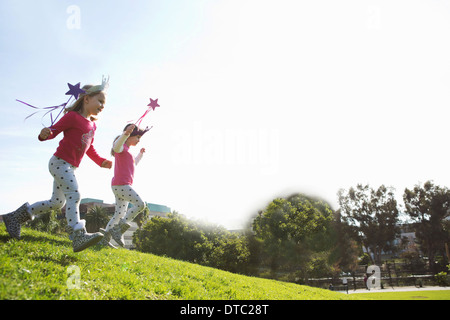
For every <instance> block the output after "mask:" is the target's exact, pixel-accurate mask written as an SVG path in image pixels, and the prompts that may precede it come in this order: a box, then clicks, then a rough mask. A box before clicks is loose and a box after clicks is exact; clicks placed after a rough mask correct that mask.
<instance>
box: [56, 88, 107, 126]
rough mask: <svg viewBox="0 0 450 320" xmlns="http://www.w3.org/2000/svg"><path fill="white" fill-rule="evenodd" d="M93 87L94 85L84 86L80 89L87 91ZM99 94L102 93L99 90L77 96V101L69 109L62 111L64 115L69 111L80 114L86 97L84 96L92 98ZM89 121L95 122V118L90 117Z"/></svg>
mask: <svg viewBox="0 0 450 320" xmlns="http://www.w3.org/2000/svg"><path fill="white" fill-rule="evenodd" d="M93 86H94V85H92V84H86V85H84V86H83V88H81V89H83V90H84V91H87V90H89V89H90V88H92V87H93ZM100 92H102V91H101V90H99V91H94V92H90V93H81V94H80V95H79V97H78V99H77V100H76V101H75V102H74V103H72V105H71V106H70V107H67V108H66V109H64V113H65V114H66V113H67V112H69V111H76V112H78V113H80V112H81V111H82V110H83V107H84V97H86V96H89V97H93V96H95V95H97V94H99V93H100ZM90 120H91V121H95V120H97V118H96V117H94V116H91V117H90Z"/></svg>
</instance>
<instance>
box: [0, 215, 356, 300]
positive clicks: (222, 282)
mask: <svg viewBox="0 0 450 320" xmlns="http://www.w3.org/2000/svg"><path fill="white" fill-rule="evenodd" d="M70 266H77V268H79V270H80V273H79V275H80V278H79V283H78V287H79V288H78V289H70V288H69V287H68V285H67V283H68V281H69V284H75V285H76V284H77V283H76V282H75V281H73V277H74V276H75V273H73V272H71V271H70V270H71V268H69V267H70ZM0 299H46V300H47V299H153V300H169V299H192V300H203V299H205V300H207V299H215V300H234V299H238V300H241V299H242V300H278V299H283V300H292V299H302V300H305V299H315V300H325V299H329V300H339V299H342V300H347V299H358V298H357V297H356V296H354V295H346V294H342V293H337V292H331V291H328V290H323V289H318V288H311V287H308V286H301V285H296V284H293V283H287V282H279V281H274V280H268V279H261V278H255V277H247V276H242V275H237V274H233V273H230V272H225V271H221V270H218V269H213V268H208V267H203V266H199V265H196V264H192V263H187V262H183V261H178V260H173V259H169V258H165V257H159V256H155V255H151V254H146V253H141V252H136V251H128V250H125V249H117V250H114V249H109V248H102V249H99V248H89V249H86V250H84V251H82V252H79V253H74V252H73V251H72V247H71V241H70V240H69V239H68V238H67V237H63V236H55V235H50V234H47V233H42V232H38V231H34V230H31V229H28V228H23V229H22V239H21V240H15V239H11V238H10V237H9V235H8V234H7V232H6V230H5V227H4V224H3V223H2V224H1V225H0Z"/></svg>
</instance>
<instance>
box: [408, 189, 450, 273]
mask: <svg viewBox="0 0 450 320" xmlns="http://www.w3.org/2000/svg"><path fill="white" fill-rule="evenodd" d="M403 201H404V203H405V208H406V213H407V214H408V215H409V217H410V218H411V219H412V220H413V221H414V222H416V223H417V224H416V230H415V231H416V237H417V239H418V240H419V243H420V245H421V247H422V249H423V250H424V252H426V254H427V256H428V259H429V263H430V268H431V270H432V271H433V273H436V272H437V269H436V265H435V258H436V255H437V254H438V253H439V254H441V255H442V256H444V254H445V245H444V244H445V243H446V242H448V241H449V239H450V237H449V233H448V231H446V229H445V228H446V225H445V223H446V222H445V220H444V219H445V218H446V217H448V215H449V209H450V191H449V190H448V189H447V188H445V187H440V186H437V185H435V184H434V183H433V182H431V181H427V182H425V183H424V184H423V186H421V185H420V184H418V185H415V186H414V188H413V189H412V190H410V189H408V188H406V189H405V192H404V194H403Z"/></svg>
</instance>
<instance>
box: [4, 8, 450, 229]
mask: <svg viewBox="0 0 450 320" xmlns="http://www.w3.org/2000/svg"><path fill="white" fill-rule="evenodd" d="M449 36H450V2H448V1H431V0H426V1H425V0H424V1H410V0H408V1H401V0H398V1H397V0H390V1H361V0H355V1H348V0H344V1H299V0H293V1H287V0H276V1H264V0H258V1H256V0H239V1H237V0H216V1H212V0H211V1H209V0H190V1H180V0H177V1H175V0H173V1H167V0H165V1H162V0H161V1H126V2H125V1H45V2H41V1H39V2H37V1H17V0H15V1H12V0H2V2H0V68H1V69H0V70H1V74H0V88H1V89H0V110H1V111H2V116H1V117H0V133H1V135H0V139H1V140H0V142H1V144H2V146H3V152H2V153H0V177H1V182H2V183H1V184H0V199H1V203H2V206H1V207H2V211H4V213H6V212H9V211H12V210H14V209H16V208H17V207H18V206H20V205H21V204H22V203H23V202H25V201H28V202H29V203H33V202H35V201H39V200H45V199H48V198H49V197H50V195H51V191H52V179H51V176H50V174H49V173H48V169H47V165H48V160H49V159H50V157H51V155H52V154H53V153H54V152H55V150H56V147H57V145H58V143H59V140H60V138H57V139H55V140H53V141H48V142H39V141H38V140H37V135H38V133H39V132H40V130H41V128H42V124H41V119H40V116H39V115H36V116H34V117H32V118H30V119H28V120H26V121H25V122H24V121H23V119H24V118H25V117H26V116H27V115H29V114H30V113H31V112H32V111H33V110H32V109H31V108H28V107H26V106H24V105H22V104H20V103H18V102H16V101H15V99H21V100H24V101H26V102H29V103H31V104H33V105H36V106H42V107H44V106H50V105H57V104H60V103H62V102H65V101H66V100H67V99H66V97H67V96H65V95H64V94H65V92H66V91H67V90H68V87H67V83H68V82H69V83H71V84H75V83H78V82H81V83H82V84H86V83H94V84H97V83H99V82H100V81H101V77H102V75H103V74H105V75H110V77H111V78H110V88H109V91H108V97H107V104H106V109H105V110H104V112H103V113H102V114H101V115H100V119H99V120H98V122H97V126H98V129H97V132H96V136H95V142H94V145H95V147H96V149H97V151H98V152H99V154H100V155H102V156H104V157H108V158H109V150H110V147H111V144H112V140H113V139H114V137H115V136H116V135H118V134H120V132H121V130H122V129H123V127H124V126H125V124H126V123H127V121H130V120H136V119H137V118H138V117H139V116H140V115H142V113H143V112H144V111H145V110H146V108H147V104H148V103H149V98H152V99H156V98H158V99H159V100H158V102H159V104H160V106H161V107H160V108H157V109H156V110H155V111H151V113H150V114H149V116H147V118H145V120H144V122H143V123H142V124H143V125H153V126H154V127H153V129H152V130H151V131H150V133H148V134H147V135H145V136H144V138H143V139H142V140H141V145H140V147H145V148H146V149H147V153H146V155H145V158H144V159H143V160H142V162H141V163H140V164H139V166H138V167H137V169H136V175H135V183H134V187H135V189H136V190H137V191H138V192H139V193H140V194H141V196H143V198H144V199H145V201H147V202H151V203H156V204H163V205H166V206H168V207H170V208H171V209H172V210H176V211H178V212H180V213H182V214H184V215H186V216H188V217H190V218H199V219H206V220H208V221H210V222H215V223H219V224H222V225H224V226H226V227H228V228H238V227H241V226H242V225H243V222H245V221H247V220H248V217H249V215H252V214H255V213H256V212H257V211H258V210H261V209H264V207H265V206H266V205H267V204H268V203H269V202H270V201H271V200H272V199H273V198H275V197H277V196H283V195H288V194H289V193H293V192H305V193H308V194H311V195H316V196H319V197H322V198H324V199H325V200H327V201H328V202H330V203H331V204H332V205H333V206H334V208H335V209H337V196H336V193H337V191H338V189H339V188H349V187H350V186H355V185H356V184H357V183H369V184H370V185H372V186H373V187H378V186H379V185H380V184H385V185H388V186H393V187H395V188H396V190H397V193H398V197H399V200H400V199H401V196H402V194H403V190H404V188H405V187H409V188H411V187H413V186H414V185H415V184H417V183H419V182H425V181H426V180H434V182H435V183H436V184H439V185H442V186H447V187H448V186H450V172H449V170H447V168H448V160H449V159H448V158H449V157H448V156H449V151H448V150H449V149H448V145H447V140H448V139H447V135H448V126H447V123H448V115H449V111H448V110H449V105H450V94H449V93H450V91H449V88H450V41H449ZM43 122H44V124H46V125H48V124H49V120H48V118H47V119H44V120H43ZM138 150H139V148H134V150H132V152H135V153H137V152H138ZM112 174H113V171H112V170H106V169H101V168H98V167H97V166H96V165H95V164H94V163H93V162H92V161H91V160H90V159H89V158H88V157H86V158H85V159H83V161H82V163H81V166H80V168H79V169H78V170H77V178H78V182H79V184H80V191H81V194H82V197H86V198H98V199H103V200H104V201H105V202H107V203H113V201H114V197H113V194H112V191H111V189H110V181H111V178H112Z"/></svg>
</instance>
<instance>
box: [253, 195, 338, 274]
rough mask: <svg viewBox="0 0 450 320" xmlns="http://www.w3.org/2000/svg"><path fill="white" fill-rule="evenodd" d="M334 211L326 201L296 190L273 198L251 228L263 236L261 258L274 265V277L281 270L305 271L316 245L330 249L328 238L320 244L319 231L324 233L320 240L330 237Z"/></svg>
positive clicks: (259, 237)
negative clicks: (329, 231)
mask: <svg viewBox="0 0 450 320" xmlns="http://www.w3.org/2000/svg"><path fill="white" fill-rule="evenodd" d="M331 213H332V212H331V209H330V207H329V205H328V204H326V203H325V202H323V201H321V200H318V199H313V198H311V197H307V196H305V195H302V194H295V195H292V196H290V197H288V198H287V199H282V198H278V199H275V200H273V201H272V202H271V203H270V204H269V205H268V206H267V208H266V209H265V210H264V211H263V212H260V213H259V214H258V216H257V217H255V218H254V220H253V225H252V228H253V231H254V233H255V237H256V238H257V239H259V240H260V244H261V248H260V250H259V252H260V253H261V255H262V258H261V262H262V264H263V265H266V266H268V267H269V268H270V269H271V272H272V276H273V277H275V276H276V273H277V272H278V271H279V270H290V271H293V270H298V269H302V268H303V271H306V263H307V262H308V259H309V255H310V250H312V249H313V246H314V245H316V246H317V248H315V249H316V250H326V249H327V245H326V242H327V241H324V243H322V244H321V245H319V243H320V241H318V240H319V239H320V237H317V235H318V234H322V236H324V237H323V238H322V239H321V240H324V239H325V238H327V237H326V236H325V235H326V230H327V226H329V222H330V221H331V219H332V214H331ZM314 237H316V238H315V241H314V240H313V238H314ZM324 244H325V245H324ZM303 275H305V273H303Z"/></svg>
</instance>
